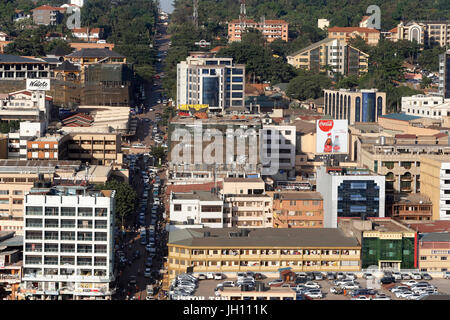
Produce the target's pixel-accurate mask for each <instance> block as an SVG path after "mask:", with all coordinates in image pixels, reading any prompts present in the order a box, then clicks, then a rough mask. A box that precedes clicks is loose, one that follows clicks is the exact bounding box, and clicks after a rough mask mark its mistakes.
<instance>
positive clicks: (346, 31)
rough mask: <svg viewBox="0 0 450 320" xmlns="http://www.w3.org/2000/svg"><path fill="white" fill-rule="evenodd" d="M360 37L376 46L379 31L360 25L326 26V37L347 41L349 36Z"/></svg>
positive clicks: (378, 39)
mask: <svg viewBox="0 0 450 320" xmlns="http://www.w3.org/2000/svg"><path fill="white" fill-rule="evenodd" d="M357 36H359V37H361V38H363V39H364V41H365V42H366V43H367V44H368V45H373V46H376V45H377V44H378V41H380V31H378V30H376V29H370V28H360V27H331V28H328V38H331V39H338V40H341V41H344V42H346V43H348V41H349V40H350V39H351V38H355V37H357Z"/></svg>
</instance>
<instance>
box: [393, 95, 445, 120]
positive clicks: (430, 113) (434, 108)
mask: <svg viewBox="0 0 450 320" xmlns="http://www.w3.org/2000/svg"><path fill="white" fill-rule="evenodd" d="M402 113H404V114H407V115H412V116H420V117H423V118H431V119H442V117H450V101H446V100H445V99H444V97H443V96H430V95H423V94H419V95H414V96H411V97H402Z"/></svg>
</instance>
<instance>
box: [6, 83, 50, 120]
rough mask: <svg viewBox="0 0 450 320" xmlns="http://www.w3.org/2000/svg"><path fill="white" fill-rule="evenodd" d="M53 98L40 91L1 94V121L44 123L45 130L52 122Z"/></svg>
mask: <svg viewBox="0 0 450 320" xmlns="http://www.w3.org/2000/svg"><path fill="white" fill-rule="evenodd" d="M52 102H53V98H52V97H50V96H46V95H45V94H44V93H43V92H38V91H25V90H23V91H17V92H12V93H9V94H4V95H3V94H0V119H1V121H8V122H9V121H12V120H17V121H32V122H43V123H44V124H45V128H47V126H48V122H49V120H50V108H51V107H52Z"/></svg>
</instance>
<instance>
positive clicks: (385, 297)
mask: <svg viewBox="0 0 450 320" xmlns="http://www.w3.org/2000/svg"><path fill="white" fill-rule="evenodd" d="M372 300H391V298H390V297H389V296H387V295H385V294H380V295H376V296H375V297H374V298H372Z"/></svg>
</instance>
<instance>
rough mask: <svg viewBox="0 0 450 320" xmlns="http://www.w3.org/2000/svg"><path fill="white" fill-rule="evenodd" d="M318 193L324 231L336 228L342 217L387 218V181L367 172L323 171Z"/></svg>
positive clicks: (344, 169)
mask: <svg viewBox="0 0 450 320" xmlns="http://www.w3.org/2000/svg"><path fill="white" fill-rule="evenodd" d="M317 191H318V192H320V194H321V195H322V197H323V208H324V227H325V228H336V227H337V220H338V218H339V217H358V218H362V219H364V218H369V217H384V214H385V212H384V210H385V177H383V176H378V175H374V174H371V173H370V171H369V170H367V169H357V168H340V167H338V168H333V167H321V168H319V169H318V170H317Z"/></svg>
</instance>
